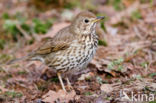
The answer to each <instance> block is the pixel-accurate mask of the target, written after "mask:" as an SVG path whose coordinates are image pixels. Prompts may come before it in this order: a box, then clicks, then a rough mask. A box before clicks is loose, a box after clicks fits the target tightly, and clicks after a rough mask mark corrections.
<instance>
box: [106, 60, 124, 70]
mask: <svg viewBox="0 0 156 103" xmlns="http://www.w3.org/2000/svg"><path fill="white" fill-rule="evenodd" d="M123 62H124V59H123V58H120V59H117V60H114V61H112V62H111V63H109V64H108V66H107V67H108V69H110V70H113V69H114V68H116V69H117V70H118V71H121V70H122V69H123V66H122V63H123Z"/></svg>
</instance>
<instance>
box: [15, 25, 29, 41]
mask: <svg viewBox="0 0 156 103" xmlns="http://www.w3.org/2000/svg"><path fill="white" fill-rule="evenodd" d="M16 27H17V29H18V30H19V31H20V32H21V33H22V34H23V35H24V37H25V39H26V40H31V37H30V36H29V34H28V33H27V32H26V31H25V30H23V29H22V28H21V26H20V25H18V24H17V25H16Z"/></svg>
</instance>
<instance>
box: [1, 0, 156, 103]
mask: <svg viewBox="0 0 156 103" xmlns="http://www.w3.org/2000/svg"><path fill="white" fill-rule="evenodd" d="M33 1H35V0H33ZM60 1H61V0H60ZM93 1H94V0H93ZM104 1H107V0H104ZM121 1H123V2H122V5H124V9H122V8H119V9H121V10H115V9H114V7H113V6H112V5H111V4H105V2H102V1H100V0H97V2H96V3H95V2H93V3H95V5H97V6H96V7H92V6H89V7H90V8H89V9H91V11H92V12H94V13H95V14H97V15H106V16H107V17H108V19H107V20H105V21H104V22H102V23H101V24H99V25H98V26H99V28H100V29H98V31H97V33H99V34H98V35H100V43H99V47H98V49H97V52H96V55H95V57H94V59H93V60H92V61H91V62H90V63H89V65H88V66H87V68H86V69H85V70H84V71H82V73H79V74H73V75H72V79H70V81H71V83H72V86H73V90H71V91H68V93H67V94H66V93H64V92H63V91H62V89H61V85H60V83H59V80H58V78H57V76H56V74H55V73H53V71H51V70H49V69H48V67H46V66H45V65H42V63H40V62H38V61H21V62H17V63H15V64H11V65H5V64H6V63H7V62H8V61H9V60H12V59H14V58H20V57H22V56H25V55H27V54H28V53H29V52H30V51H32V50H34V48H37V47H38V46H39V45H40V44H41V43H42V42H41V41H44V40H45V38H48V37H53V36H54V35H55V34H56V32H57V31H59V30H60V29H62V28H63V27H65V26H67V25H69V24H70V22H71V18H72V17H73V16H74V15H76V14H77V13H79V12H80V11H82V10H87V9H86V8H85V7H84V8H83V9H82V10H81V9H80V8H76V7H74V8H72V9H69V8H68V9H65V8H63V9H61V8H57V9H54V7H49V6H47V8H53V9H48V10H43V11H42V12H41V11H40V10H38V9H36V7H35V6H34V5H35V4H33V3H30V2H28V1H27V0H23V1H22V0H21V1H20V2H19V1H18V0H12V1H9V0H8V1H7V0H1V1H0V12H1V13H0V17H1V20H0V25H1V26H2V29H1V30H0V33H1V35H0V48H1V49H0V102H2V103H53V102H55V103H64V102H65V103H66V102H67V103H68V102H69V103H131V102H133V103H136V102H148V103H156V2H155V0H153V2H152V4H151V2H144V3H141V2H140V1H139V0H133V2H130V1H128V0H127V1H124V0H121ZM34 3H35V2H34ZM60 5H61V4H60ZM114 5H115V4H114ZM122 5H121V7H122ZM37 6H38V5H37ZM40 6H41V7H42V8H44V7H46V6H45V5H40ZM115 7H116V6H115ZM119 7H120V6H119ZM34 18H38V19H34ZM49 19H50V20H49ZM40 20H41V21H40ZM42 21H47V22H46V23H45V25H44V23H42ZM49 21H50V22H49ZM10 25H11V26H10ZM34 25H35V26H34ZM36 25H37V26H36ZM47 25H50V26H47ZM27 26H31V27H30V28H29V27H27ZM32 28H33V30H31V29H32ZM16 34H18V35H16ZM12 38H13V39H12ZM3 43H4V45H3ZM64 83H65V85H66V84H67V83H66V81H64ZM133 97H134V98H133Z"/></svg>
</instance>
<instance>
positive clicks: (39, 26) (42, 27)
mask: <svg viewBox="0 0 156 103" xmlns="http://www.w3.org/2000/svg"><path fill="white" fill-rule="evenodd" d="M2 18H3V19H4V23H3V29H4V30H5V31H6V33H7V35H8V36H9V37H10V35H11V37H12V38H13V40H15V41H17V36H18V35H20V36H25V37H26V36H29V37H31V35H32V34H33V33H37V34H38V33H40V34H45V33H47V31H48V30H49V28H50V27H51V26H52V21H51V20H45V22H43V21H42V20H40V19H37V18H35V19H32V22H31V23H30V24H28V23H27V19H26V18H25V17H24V16H22V15H21V14H19V13H17V14H16V15H15V16H12V17H10V16H9V15H8V14H7V13H4V14H3V15H2ZM1 44H2V43H1V42H0V47H1V48H3V46H2V45H1Z"/></svg>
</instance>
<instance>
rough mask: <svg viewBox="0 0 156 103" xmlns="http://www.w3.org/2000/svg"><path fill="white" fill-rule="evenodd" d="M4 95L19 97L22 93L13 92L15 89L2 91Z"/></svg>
mask: <svg viewBox="0 0 156 103" xmlns="http://www.w3.org/2000/svg"><path fill="white" fill-rule="evenodd" d="M4 95H5V96H8V97H11V98H20V97H22V96H23V94H22V93H20V92H15V91H6V92H5V93H4Z"/></svg>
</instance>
